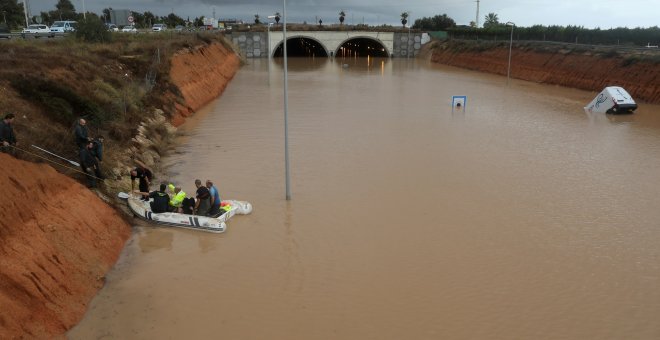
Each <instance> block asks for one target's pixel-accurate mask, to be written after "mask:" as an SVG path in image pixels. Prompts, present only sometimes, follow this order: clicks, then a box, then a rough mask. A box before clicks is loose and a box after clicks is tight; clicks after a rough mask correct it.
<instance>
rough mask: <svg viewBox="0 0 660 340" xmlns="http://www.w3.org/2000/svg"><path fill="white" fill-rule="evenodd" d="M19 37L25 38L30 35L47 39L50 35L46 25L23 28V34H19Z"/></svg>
mask: <svg viewBox="0 0 660 340" xmlns="http://www.w3.org/2000/svg"><path fill="white" fill-rule="evenodd" d="M21 35H22V36H23V38H25V37H26V36H27V35H32V36H34V37H35V38H38V37H47V36H48V35H50V28H49V27H48V26H46V25H41V24H34V25H30V26H28V27H27V28H24V29H23V32H21Z"/></svg>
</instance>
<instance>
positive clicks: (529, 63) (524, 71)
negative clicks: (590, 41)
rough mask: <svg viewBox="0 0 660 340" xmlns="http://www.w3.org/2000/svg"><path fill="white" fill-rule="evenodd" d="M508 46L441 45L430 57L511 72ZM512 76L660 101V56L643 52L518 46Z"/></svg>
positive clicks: (436, 60)
mask: <svg viewBox="0 0 660 340" xmlns="http://www.w3.org/2000/svg"><path fill="white" fill-rule="evenodd" d="M508 58H509V49H508V44H507V46H506V47H504V46H502V45H500V46H499V47H493V48H470V47H466V46H465V45H462V44H460V43H452V42H445V43H436V46H435V48H434V49H433V51H432V55H431V61H432V62H435V63H440V64H445V65H451V66H457V67H461V68H466V69H470V70H475V71H480V72H488V73H495V74H501V75H506V73H507V67H508ZM511 59H512V61H511V77H512V78H516V79H523V80H529V81H535V82H539V83H545V84H553V85H561V86H566V87H573V88H578V89H582V90H588V91H594V92H600V91H601V90H602V89H603V88H605V87H607V86H613V85H617V86H622V87H623V88H625V89H626V90H628V92H629V93H630V94H631V95H632V96H633V98H634V99H635V100H639V101H645V102H648V103H654V104H657V103H660V58H658V56H657V55H656V56H652V55H644V54H618V53H613V52H609V53H608V52H605V53H599V52H598V51H577V50H575V49H567V48H562V47H561V46H557V47H556V48H553V49H547V50H543V49H538V48H536V49H535V48H531V47H529V46H516V45H514V46H513V51H512V57H511Z"/></svg>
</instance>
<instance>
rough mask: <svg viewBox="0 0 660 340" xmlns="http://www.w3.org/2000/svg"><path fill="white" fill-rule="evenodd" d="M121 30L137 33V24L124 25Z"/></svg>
mask: <svg viewBox="0 0 660 340" xmlns="http://www.w3.org/2000/svg"><path fill="white" fill-rule="evenodd" d="M121 31H122V32H128V33H137V28H135V26H132V25H128V26H124V27H123V28H122V29H121Z"/></svg>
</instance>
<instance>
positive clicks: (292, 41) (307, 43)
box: [273, 37, 328, 58]
mask: <svg viewBox="0 0 660 340" xmlns="http://www.w3.org/2000/svg"><path fill="white" fill-rule="evenodd" d="M286 49H287V54H288V56H289V57H307V58H313V57H326V58H327V57H328V53H327V52H326V51H325V48H323V46H321V43H319V42H318V41H316V40H314V39H309V38H303V37H294V38H288V39H287V40H286ZM283 56H284V44H282V43H280V44H279V45H278V46H277V48H276V49H275V52H274V53H273V57H275V58H280V57H283Z"/></svg>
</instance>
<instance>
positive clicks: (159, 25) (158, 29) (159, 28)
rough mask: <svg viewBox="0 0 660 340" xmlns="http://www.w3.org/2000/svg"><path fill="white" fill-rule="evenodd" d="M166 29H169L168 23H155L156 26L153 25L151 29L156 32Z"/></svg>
mask: <svg viewBox="0 0 660 340" xmlns="http://www.w3.org/2000/svg"><path fill="white" fill-rule="evenodd" d="M166 29H167V25H165V24H154V26H153V27H151V30H152V31H154V32H160V31H164V30H166Z"/></svg>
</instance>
